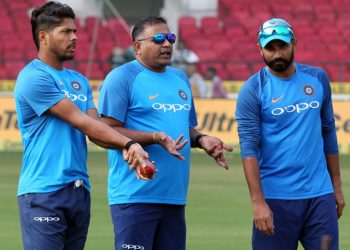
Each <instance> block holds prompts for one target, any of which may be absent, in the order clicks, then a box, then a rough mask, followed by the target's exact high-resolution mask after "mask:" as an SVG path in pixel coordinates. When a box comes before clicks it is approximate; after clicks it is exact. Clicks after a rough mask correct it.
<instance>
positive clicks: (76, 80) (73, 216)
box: [14, 2, 148, 250]
mask: <svg viewBox="0 0 350 250" xmlns="http://www.w3.org/2000/svg"><path fill="white" fill-rule="evenodd" d="M74 18H75V15H74V12H73V10H72V9H71V8H70V7H69V6H68V5H64V4H60V3H58V2H48V3H46V4H44V5H43V6H41V7H38V8H36V9H34V10H33V12H32V16H31V24H32V32H33V39H34V42H35V45H36V47H37V49H38V58H37V59H34V60H33V61H31V62H30V63H29V64H28V65H27V66H25V67H24V68H23V69H22V70H21V72H20V73H19V75H18V78H17V81H16V86H15V91H14V97H15V102H16V111H17V117H18V125H19V129H20V132H21V137H22V142H23V148H24V149H23V162H22V170H21V173H20V177H19V185H18V203H19V211H20V220H21V228H22V238H23V245H24V249H26V250H31V249H42V250H47V249H50V250H56V249H57V250H58V249H66V250H68V249H71V250H79V249H83V248H84V244H85V241H86V237H87V232H88V226H89V221H90V182H89V176H88V173H87V167H86V160H87V147H86V138H85V135H87V136H88V137H89V138H90V140H92V141H93V142H95V143H97V144H98V145H100V146H103V147H107V148H118V149H120V150H122V149H125V150H123V153H124V159H125V160H126V161H127V162H128V163H130V168H131V169H135V167H136V166H139V165H140V164H141V165H143V166H145V165H146V161H147V159H148V154H147V153H146V152H145V151H144V150H143V149H142V147H141V146H140V145H139V144H138V143H136V142H135V141H132V140H130V139H129V138H128V137H126V136H124V135H122V134H120V133H118V132H116V131H115V130H113V129H111V128H110V127H109V126H106V125H105V124H104V123H102V122H100V121H98V120H99V115H98V113H97V110H96V108H95V105H94V103H93V97H92V92H91V88H90V85H89V83H88V81H87V79H86V78H85V77H83V76H82V75H81V74H79V73H77V72H75V71H73V70H69V69H66V68H64V67H63V63H64V61H67V60H71V59H73V57H74V52H75V47H76V43H77V36H76V26H75V24H74ZM124 159H123V161H124ZM127 162H125V165H128V163H127ZM127 168H128V170H129V166H128V167H127ZM136 175H137V176H138V175H139V174H138V173H137V174H136ZM134 178H135V179H136V177H135V174H134Z"/></svg>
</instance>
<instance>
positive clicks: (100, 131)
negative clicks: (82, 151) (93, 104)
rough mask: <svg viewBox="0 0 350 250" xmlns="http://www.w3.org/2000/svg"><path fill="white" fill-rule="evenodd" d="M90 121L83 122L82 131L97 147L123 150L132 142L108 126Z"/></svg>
mask: <svg viewBox="0 0 350 250" xmlns="http://www.w3.org/2000/svg"><path fill="white" fill-rule="evenodd" d="M85 119H88V121H86V122H82V125H81V126H80V130H81V131H82V132H83V133H85V134H86V135H87V136H88V137H89V138H90V140H91V141H93V142H95V143H96V144H97V145H99V146H101V147H105V148H119V149H123V148H124V146H125V144H126V143H127V142H128V141H130V138H128V137H126V136H124V135H122V134H120V133H116V132H115V131H114V130H113V129H112V128H110V127H109V126H107V125H106V124H104V123H102V122H99V121H97V120H94V119H89V118H88V116H86V117H85Z"/></svg>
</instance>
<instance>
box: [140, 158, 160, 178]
mask: <svg viewBox="0 0 350 250" xmlns="http://www.w3.org/2000/svg"><path fill="white" fill-rule="evenodd" d="M155 172H156V168H155V167H154V165H153V164H152V162H147V163H146V166H144V167H143V166H140V174H141V175H142V176H143V177H145V178H147V179H152V177H153V175H154V173H155Z"/></svg>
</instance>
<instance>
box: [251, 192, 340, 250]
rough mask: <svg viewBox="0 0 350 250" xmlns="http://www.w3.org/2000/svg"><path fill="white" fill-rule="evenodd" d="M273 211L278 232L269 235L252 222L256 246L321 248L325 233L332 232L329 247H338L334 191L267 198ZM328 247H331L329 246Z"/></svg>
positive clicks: (259, 249) (268, 248) (257, 249)
mask: <svg viewBox="0 0 350 250" xmlns="http://www.w3.org/2000/svg"><path fill="white" fill-rule="evenodd" d="M266 202H267V204H268V205H269V206H270V209H271V210H272V213H273V221H274V226H275V229H274V231H275V234H274V235H273V236H267V235H264V234H262V233H261V232H260V231H258V230H257V229H256V228H255V226H254V225H253V238H252V243H253V249H254V250H280V249H283V250H296V249H297V248H298V241H300V243H301V244H302V245H303V247H304V249H305V250H321V249H323V248H321V241H322V238H323V237H324V236H330V238H331V245H330V248H329V250H338V249H339V239H338V238H339V237H338V216H337V210H336V203H335V198H334V194H328V195H323V196H320V197H316V198H312V199H305V200H275V199H267V200H266ZM327 249H328V248H327Z"/></svg>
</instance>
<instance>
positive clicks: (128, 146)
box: [124, 140, 137, 150]
mask: <svg viewBox="0 0 350 250" xmlns="http://www.w3.org/2000/svg"><path fill="white" fill-rule="evenodd" d="M135 143H137V141H133V140H130V141H128V142H127V143H126V144H125V146H124V148H125V149H126V150H129V148H130V146H131V145H132V144H135Z"/></svg>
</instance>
